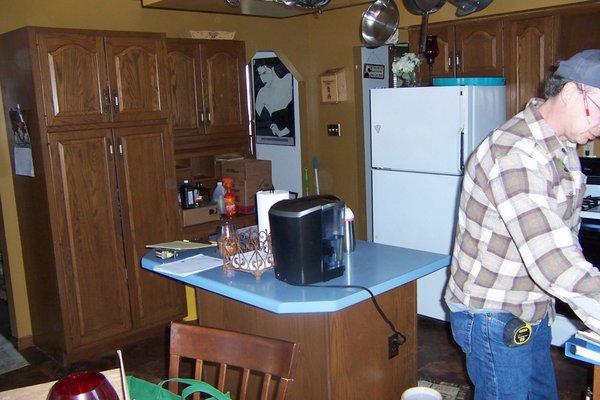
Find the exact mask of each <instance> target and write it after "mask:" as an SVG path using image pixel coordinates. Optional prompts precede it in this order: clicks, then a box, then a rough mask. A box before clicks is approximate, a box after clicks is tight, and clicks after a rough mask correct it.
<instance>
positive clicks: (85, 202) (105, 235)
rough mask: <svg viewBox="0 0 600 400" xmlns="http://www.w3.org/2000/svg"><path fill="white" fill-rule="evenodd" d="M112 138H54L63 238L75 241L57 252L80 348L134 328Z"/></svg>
mask: <svg viewBox="0 0 600 400" xmlns="http://www.w3.org/2000/svg"><path fill="white" fill-rule="evenodd" d="M111 141H112V134H111V131H110V130H108V129H102V130H91V131H86V132H81V131H73V132H69V133H60V134H51V135H50V140H49V142H50V153H51V167H52V172H53V179H54V181H55V182H56V190H55V192H54V196H55V204H57V206H58V207H57V209H56V210H55V212H56V217H57V218H55V220H56V221H57V224H58V225H59V226H58V227H57V228H58V229H56V232H57V236H58V237H57V239H58V240H60V242H62V243H65V244H67V243H70V245H69V246H67V247H66V248H65V250H66V251H60V252H58V253H57V257H58V258H59V259H60V262H58V263H57V268H58V269H59V271H58V275H59V276H60V277H61V278H62V279H59V280H58V285H59V288H60V291H61V292H62V293H69V294H70V295H69V296H65V297H64V303H65V305H64V307H65V313H64V315H65V316H66V319H67V321H65V322H66V325H67V327H68V329H67V331H68V332H69V336H70V338H71V344H72V345H73V346H75V347H76V346H81V345H84V344H87V343H93V342H96V341H98V340H100V339H106V338H110V337H112V336H115V335H122V334H124V333H126V332H128V331H129V330H130V329H131V327H132V320H131V313H130V308H129V298H128V296H129V294H128V288H127V280H126V271H125V258H124V254H123V238H122V232H121V221H120V217H119V212H118V198H117V176H116V170H115V165H114V162H113V160H112V159H113V156H111V154H110V150H109V146H110V143H111ZM26 267H29V266H27V265H26ZM107 296H110V301H106V300H107Z"/></svg>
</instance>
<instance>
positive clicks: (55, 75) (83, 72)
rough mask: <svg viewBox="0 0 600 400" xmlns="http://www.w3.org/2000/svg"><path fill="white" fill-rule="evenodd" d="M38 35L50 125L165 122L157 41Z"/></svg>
mask: <svg viewBox="0 0 600 400" xmlns="http://www.w3.org/2000/svg"><path fill="white" fill-rule="evenodd" d="M104 35H107V33H104V34H103V33H100V32H96V31H75V32H64V31H40V32H39V33H38V34H37V39H36V40H37V43H38V45H39V50H38V51H39V59H40V77H41V84H42V87H43V89H44V90H43V93H44V109H45V112H46V124H47V125H48V126H68V125H74V124H93V123H99V122H109V121H115V122H122V121H142V120H154V119H163V118H166V117H167V114H166V109H167V108H166V107H167V101H168V100H167V98H166V96H167V94H166V93H165V92H164V91H163V92H161V91H160V90H159V84H160V82H165V81H166V77H165V76H161V75H160V74H163V73H164V67H163V66H160V65H159V63H160V62H164V47H163V42H162V39H161V38H160V37H139V36H137V37H136V36H133V37H132V36H129V35H116V36H104Z"/></svg>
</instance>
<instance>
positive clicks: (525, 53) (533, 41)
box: [504, 15, 554, 116]
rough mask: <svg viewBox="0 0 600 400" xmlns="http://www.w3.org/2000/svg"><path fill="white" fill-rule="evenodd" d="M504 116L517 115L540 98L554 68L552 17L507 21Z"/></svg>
mask: <svg viewBox="0 0 600 400" xmlns="http://www.w3.org/2000/svg"><path fill="white" fill-rule="evenodd" d="M504 36H505V37H504V43H505V46H504V54H505V55H506V102H507V104H506V106H507V108H506V112H507V116H512V115H515V114H517V113H518V112H519V111H521V110H522V109H523V108H525V106H526V105H527V102H528V101H529V99H531V98H532V97H543V83H544V80H545V79H546V78H547V77H548V76H549V75H550V74H552V72H553V71H552V67H553V64H554V16H552V15H547V16H540V17H533V18H532V17H528V18H510V19H507V21H506V31H505V35H504Z"/></svg>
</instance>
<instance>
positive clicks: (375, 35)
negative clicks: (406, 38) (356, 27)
mask: <svg viewBox="0 0 600 400" xmlns="http://www.w3.org/2000/svg"><path fill="white" fill-rule="evenodd" d="M399 19H400V15H399V13H398V6H397V5H396V3H395V2H394V0H376V1H375V2H373V4H371V5H370V6H369V8H368V9H367V11H365V12H364V13H363V15H362V19H361V24H360V28H361V36H362V39H363V41H364V42H365V43H366V44H367V45H369V46H381V45H382V44H384V43H385V42H387V41H388V40H389V39H390V38H391V37H392V36H393V35H394V33H396V30H397V29H398V20H399Z"/></svg>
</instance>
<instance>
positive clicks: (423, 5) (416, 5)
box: [404, 0, 446, 53]
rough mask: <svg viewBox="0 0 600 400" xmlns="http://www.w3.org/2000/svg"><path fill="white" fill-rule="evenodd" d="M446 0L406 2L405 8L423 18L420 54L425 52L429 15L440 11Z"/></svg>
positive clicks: (407, 0)
mask: <svg viewBox="0 0 600 400" xmlns="http://www.w3.org/2000/svg"><path fill="white" fill-rule="evenodd" d="M444 3H446V0H404V6H405V7H406V9H407V10H408V11H410V12H411V13H413V14H420V15H421V16H422V18H421V40H420V41H419V43H420V44H419V52H420V53H422V52H423V51H425V39H426V37H427V25H428V22H429V14H433V13H434V12H436V11H437V10H439V9H440V8H441V7H442V6H443V5H444Z"/></svg>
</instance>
